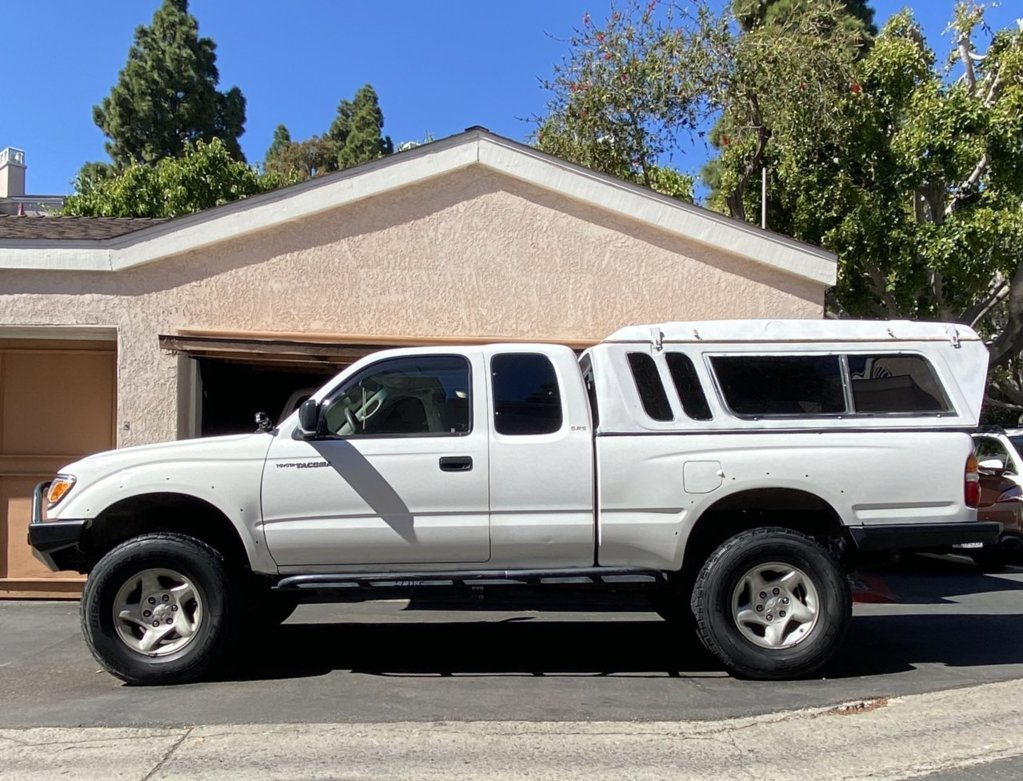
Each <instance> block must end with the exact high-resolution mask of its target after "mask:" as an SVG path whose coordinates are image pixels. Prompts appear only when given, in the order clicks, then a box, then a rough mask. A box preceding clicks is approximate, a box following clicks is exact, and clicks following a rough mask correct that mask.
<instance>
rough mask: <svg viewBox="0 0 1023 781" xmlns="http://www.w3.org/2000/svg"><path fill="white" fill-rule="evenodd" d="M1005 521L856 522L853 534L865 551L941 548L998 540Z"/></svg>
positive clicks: (850, 532) (851, 529)
mask: <svg viewBox="0 0 1023 781" xmlns="http://www.w3.org/2000/svg"><path fill="white" fill-rule="evenodd" d="M1001 531H1002V524H1000V523H994V522H990V521H965V522H962V523H907V524H902V525H893V526H853V527H850V528H849V534H850V535H851V536H852V538H853V542H855V543H856V547H857V548H859V550H860V551H861V552H863V553H867V552H875V551H890V550H941V549H946V548H952V547H956V546H960V545H971V544H973V543H981V544H988V543H991V542H994V540H995V538H996V537H997V536H998V535H999V534H1000V533H1001Z"/></svg>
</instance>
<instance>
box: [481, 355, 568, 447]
mask: <svg viewBox="0 0 1023 781" xmlns="http://www.w3.org/2000/svg"><path fill="white" fill-rule="evenodd" d="M490 374H491V378H492V382H493V387H494V430H495V431H497V433H499V434H511V435H522V434H550V433H552V432H554V431H557V430H559V429H560V428H561V421H562V416H561V390H560V388H559V387H558V378H557V375H556V374H555V372H554V365H553V364H552V363H551V362H550V359H549V358H548V357H547V356H546V355H540V354H539V353H502V354H500V355H495V356H494V357H493V358H491V360H490Z"/></svg>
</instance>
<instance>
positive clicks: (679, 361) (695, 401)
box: [665, 353, 712, 420]
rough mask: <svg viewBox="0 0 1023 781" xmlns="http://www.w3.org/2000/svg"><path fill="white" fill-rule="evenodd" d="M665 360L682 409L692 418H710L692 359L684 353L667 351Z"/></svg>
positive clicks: (708, 407) (705, 397)
mask: <svg viewBox="0 0 1023 781" xmlns="http://www.w3.org/2000/svg"><path fill="white" fill-rule="evenodd" d="M665 360H667V362H668V371H669V372H670V373H671V381H672V382H673V383H675V390H677V391H678V397H679V399H681V400H682V409H683V411H684V412H685V413H686V415H688V416H689V417H691V418H692V419H693V420H710V419H711V417H712V415H711V414H710V406H709V405H708V404H707V396H706V395H705V394H704V392H703V386H702V385H700V378H699V377H698V376H697V375H696V367H695V366H693V361H692V359H691V358H690V357H689V356H688V355H686V354H685V353H667V354H666V355H665Z"/></svg>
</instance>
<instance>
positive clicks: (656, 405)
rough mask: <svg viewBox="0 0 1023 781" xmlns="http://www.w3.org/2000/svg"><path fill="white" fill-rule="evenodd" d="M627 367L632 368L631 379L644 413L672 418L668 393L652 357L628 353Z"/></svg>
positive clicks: (663, 418) (665, 418)
mask: <svg viewBox="0 0 1023 781" xmlns="http://www.w3.org/2000/svg"><path fill="white" fill-rule="evenodd" d="M629 368H630V369H632V379H633V380H634V381H635V383H636V390H637V391H639V398H640V401H642V402H643V409H644V410H645V411H646V414H647V415H649V416H650V417H651V418H653V419H654V420H674V419H675V416H674V415H673V414H672V413H671V405H670V404H669V403H668V394H667V393H665V392H664V383H662V382H661V375H660V374H658V373H657V364H655V363H654V359H653V358H651V357H650V356H649V355H647V354H646V353H629Z"/></svg>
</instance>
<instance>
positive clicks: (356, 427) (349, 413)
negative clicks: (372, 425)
mask: <svg viewBox="0 0 1023 781" xmlns="http://www.w3.org/2000/svg"><path fill="white" fill-rule="evenodd" d="M345 420H347V421H348V425H349V426H351V427H352V433H353V434H354V433H356V432H357V431H358V430H359V424H358V423H357V422H356V421H355V413H353V412H352V410H351V409H350V408H349V407H345Z"/></svg>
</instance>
